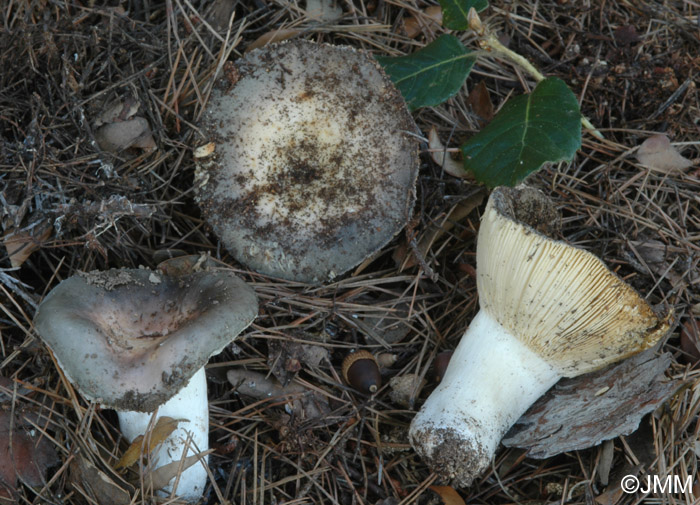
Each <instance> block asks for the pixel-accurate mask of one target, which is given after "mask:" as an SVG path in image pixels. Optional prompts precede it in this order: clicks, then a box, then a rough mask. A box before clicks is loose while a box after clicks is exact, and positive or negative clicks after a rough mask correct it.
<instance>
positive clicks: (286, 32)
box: [245, 28, 301, 53]
mask: <svg viewBox="0 0 700 505" xmlns="http://www.w3.org/2000/svg"><path fill="white" fill-rule="evenodd" d="M300 33H301V30H294V29H286V28H280V29H278V30H272V31H269V32H267V33H263V34H262V35H260V37H258V38H257V39H255V40H254V41H253V42H251V43H250V45H248V47H246V50H245V52H246V53H248V52H250V51H252V50H253V49H259V48H261V47H264V46H266V45H268V44H274V43H275V42H282V41H283V40H287V39H291V38H292V37H296V36H297V35H299V34H300Z"/></svg>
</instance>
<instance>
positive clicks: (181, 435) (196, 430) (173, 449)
mask: <svg viewBox="0 0 700 505" xmlns="http://www.w3.org/2000/svg"><path fill="white" fill-rule="evenodd" d="M117 415H118V416H119V426H120V428H121V431H122V433H123V434H124V436H125V437H126V438H127V440H129V442H132V441H133V440H134V439H135V438H136V437H138V436H139V435H143V434H145V433H146V430H147V429H148V427H149V425H151V417H152V416H153V414H152V413H149V412H133V411H121V412H120V411H117ZM166 416H167V417H171V418H173V419H175V420H182V421H181V422H180V423H179V424H178V427H177V428H176V429H175V430H174V431H173V432H172V433H171V434H170V436H169V437H168V438H167V439H166V440H165V442H163V443H162V444H161V445H160V447H159V448H158V449H157V450H156V451H154V452H153V453H151V455H150V456H149V457H150V459H151V461H152V462H153V463H154V468H160V467H162V466H164V465H167V464H169V463H173V462H179V461H181V460H182V459H183V458H186V457H188V456H193V455H195V454H197V453H200V452H203V451H206V450H207V449H208V448H209V404H208V401H207V380H206V374H205V372H204V368H202V369H200V370H199V371H198V372H197V373H195V374H194V375H193V376H192V378H191V379H190V382H189V383H188V384H187V386H185V387H184V388H182V389H181V390H180V392H179V393H177V394H176V395H175V396H173V397H172V398H171V399H170V400H168V401H167V402H165V403H164V404H163V405H161V406H160V407H159V408H158V414H157V418H156V419H154V420H153V423H152V426H155V424H156V422H157V420H158V419H159V418H161V417H166ZM186 449H187V453H186V454H184V453H185V450H186ZM206 462H207V458H206V457H204V458H202V460H201V461H198V462H196V463H195V464H193V465H192V466H190V467H189V468H187V469H185V470H184V471H182V473H181V474H180V475H179V480H178V482H177V488H176V489H175V494H176V495H177V496H179V497H181V498H184V499H185V500H188V501H196V500H198V499H200V498H201V497H202V494H203V492H204V487H205V486H206V484H207V471H206V469H205V466H204V465H205V464H206ZM176 478H177V477H176ZM174 484H175V480H171V482H170V484H169V485H168V486H167V487H166V488H165V489H164V491H165V493H167V494H168V495H169V494H170V493H171V491H173V486H174ZM144 485H146V486H148V482H144Z"/></svg>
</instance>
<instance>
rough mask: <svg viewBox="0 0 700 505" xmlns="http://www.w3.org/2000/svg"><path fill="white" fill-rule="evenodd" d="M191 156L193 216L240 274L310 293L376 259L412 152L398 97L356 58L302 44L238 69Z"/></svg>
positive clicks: (400, 207) (370, 63)
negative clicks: (200, 147) (198, 214)
mask: <svg viewBox="0 0 700 505" xmlns="http://www.w3.org/2000/svg"><path fill="white" fill-rule="evenodd" d="M202 126H203V131H204V134H205V136H206V137H207V139H206V141H207V142H208V144H207V145H210V144H211V142H213V143H214V144H215V150H214V152H213V153H211V155H207V154H208V153H209V151H206V153H205V152H202V153H200V152H197V153H196V154H195V158H196V160H197V163H198V168H197V172H196V180H195V187H196V190H197V193H198V200H199V204H200V207H201V209H202V213H203V215H204V217H205V218H206V220H207V221H208V222H209V224H210V225H211V226H212V228H213V229H214V231H215V232H216V234H217V235H218V236H219V237H220V239H221V241H222V243H223V244H224V246H225V247H226V248H227V249H228V250H229V252H231V254H233V256H234V257H235V258H236V259H237V260H238V261H240V262H242V263H244V264H245V265H247V266H248V267H250V268H251V269H253V270H255V271H257V272H260V273H263V274H267V275H272V276H276V277H280V278H283V279H289V280H294V281H301V282H310V283H321V282H326V281H328V280H331V279H333V278H334V277H336V276H337V275H340V274H342V273H344V272H346V271H347V270H349V269H350V268H352V267H354V266H356V265H358V264H359V263H360V262H362V261H363V260H365V259H366V258H367V257H369V256H371V255H372V254H374V253H376V252H377V251H379V250H380V249H381V248H382V247H383V246H384V245H386V244H387V243H388V242H389V241H390V240H391V239H392V238H393V237H394V236H395V235H396V234H397V233H398V232H399V231H400V230H401V229H402V228H403V227H404V226H405V224H406V222H407V221H408V219H409V217H410V213H411V208H412V207H413V202H414V200H415V195H414V193H415V181H416V176H417V172H418V142H417V140H416V136H415V135H412V134H413V133H414V132H416V131H417V128H416V126H415V123H414V122H413V119H412V117H411V114H410V113H409V111H408V109H407V107H406V104H405V102H404V100H403V98H402V96H401V93H400V92H399V91H398V90H397V89H396V87H395V86H394V85H393V83H392V82H391V80H390V79H389V78H388V77H387V76H386V74H385V73H384V71H383V70H382V69H381V67H380V66H379V65H378V63H377V62H376V61H375V60H374V59H372V58H371V57H370V56H369V55H368V54H366V53H365V52H363V51H358V50H355V49H353V48H351V47H347V46H331V45H328V44H315V43H311V42H306V41H301V40H297V41H293V42H286V43H282V44H274V45H270V46H268V47H266V48H263V49H256V50H253V51H251V52H249V53H248V54H247V55H246V56H245V58H243V59H241V60H239V61H237V62H236V63H235V65H234V66H233V67H230V71H229V72H228V73H227V75H226V76H225V77H224V78H222V79H221V80H220V81H219V82H218V83H217V85H216V86H215V87H214V89H213V91H212V93H211V98H210V99H209V103H208V105H207V108H206V111H205V114H204V119H203V124H202Z"/></svg>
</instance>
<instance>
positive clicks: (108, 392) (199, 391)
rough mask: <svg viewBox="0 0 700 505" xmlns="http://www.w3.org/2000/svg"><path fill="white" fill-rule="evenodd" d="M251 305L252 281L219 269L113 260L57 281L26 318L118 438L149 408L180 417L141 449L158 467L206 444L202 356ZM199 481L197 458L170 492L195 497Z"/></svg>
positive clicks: (221, 343) (239, 327) (253, 310)
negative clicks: (147, 449)
mask: <svg viewBox="0 0 700 505" xmlns="http://www.w3.org/2000/svg"><path fill="white" fill-rule="evenodd" d="M257 310H258V309H257V298H256V296H255V293H254V292H253V290H252V289H251V288H250V287H248V286H247V285H246V284H245V283H244V282H243V281H242V280H240V279H239V278H238V277H236V276H235V275H233V274H231V273H229V272H225V271H211V272H206V271H204V272H197V273H193V274H189V275H182V276H166V275H162V274H160V273H156V272H152V271H150V270H145V269H120V270H117V269H115V270H108V271H104V272H90V273H86V274H80V275H75V276H73V277H70V278H68V279H66V280H64V281H63V282H61V283H60V284H59V285H58V286H56V287H55V288H54V289H53V290H52V291H51V292H50V293H49V294H48V295H47V296H46V298H44V300H43V301H42V303H41V305H40V306H39V310H38V312H37V314H36V317H35V319H34V325H35V328H36V330H37V333H38V334H39V335H40V336H41V338H42V339H43V341H44V342H45V343H46V344H47V345H48V346H49V348H50V349H51V350H52V351H53V353H54V355H55V357H56V361H57V362H58V364H59V366H60V367H61V369H62V370H63V373H64V374H65V375H66V377H67V378H68V380H70V381H71V382H72V383H73V384H74V385H75V386H76V387H77V389H78V390H79V391H80V393H81V394H82V395H83V396H84V397H86V398H87V399H88V400H91V401H94V402H99V403H100V404H102V406H104V407H107V408H113V409H115V410H116V411H117V414H118V416H119V424H120V427H121V430H122V432H123V434H124V436H125V437H126V438H127V439H128V440H130V441H131V440H133V439H134V438H136V437H137V436H138V435H143V434H144V433H145V431H146V429H147V427H148V425H149V422H150V421H151V417H152V412H153V411H155V410H156V409H158V417H163V416H169V417H171V418H174V419H185V420H186V421H184V422H181V423H180V424H179V426H178V428H177V429H176V430H175V431H174V432H173V433H172V434H171V435H170V436H169V437H168V439H167V440H166V441H165V442H164V443H163V445H162V446H161V448H160V450H159V451H158V452H157V453H156V454H154V455H152V456H151V457H152V458H154V459H156V460H157V461H156V466H163V465H166V464H168V463H171V462H173V461H176V462H177V461H180V460H181V458H183V457H186V456H188V455H194V454H197V453H199V452H202V451H206V450H207V449H208V447H209V442H208V433H209V410H208V402H207V383H206V377H205V373H204V365H205V364H206V363H207V361H208V360H209V357H210V356H212V355H214V354H217V353H219V352H220V351H221V350H222V349H223V348H224V347H225V346H226V345H228V344H229V343H230V342H231V341H233V340H234V339H235V338H236V336H237V335H238V334H239V333H240V332H241V331H243V330H244V329H245V328H246V327H247V326H248V325H249V324H250V323H251V322H252V321H253V319H254V318H255V316H256V315H257ZM187 439H189V440H190V441H191V443H190V446H189V447H186V445H185V442H186V440H187ZM185 449H187V454H183V452H185ZM206 482H207V473H206V469H205V468H204V465H203V464H201V463H196V464H195V465H193V466H191V467H190V468H188V469H186V470H185V471H184V472H182V474H181V475H180V476H179V482H178V485H177V489H176V490H175V493H176V494H177V495H178V496H181V497H182V498H185V499H187V500H189V501H194V500H197V499H199V498H201V496H202V493H203V491H204V487H205V485H206ZM171 485H172V483H171Z"/></svg>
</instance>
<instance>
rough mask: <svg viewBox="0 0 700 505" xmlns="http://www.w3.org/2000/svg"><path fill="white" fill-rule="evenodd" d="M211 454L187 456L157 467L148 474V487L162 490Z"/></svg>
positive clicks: (210, 451)
mask: <svg viewBox="0 0 700 505" xmlns="http://www.w3.org/2000/svg"><path fill="white" fill-rule="evenodd" d="M212 452H213V451H212V450H209V451H203V452H199V453H197V454H193V455H192V456H187V457H186V458H185V459H184V460H178V461H173V462H172V463H168V464H167V465H163V466H159V467H158V468H156V469H155V470H153V471H152V472H150V474H149V477H150V485H151V486H152V488H153V489H154V490H158V489H163V488H164V487H165V486H167V485H168V484H169V483H170V481H171V480H173V479H174V478H175V477H177V476H178V475H179V474H180V473H181V472H184V471H185V470H187V469H188V468H189V467H191V466H192V465H194V464H196V463H198V462H199V460H201V459H202V458H204V457H205V456H206V455H208V454H211V453H212Z"/></svg>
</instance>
